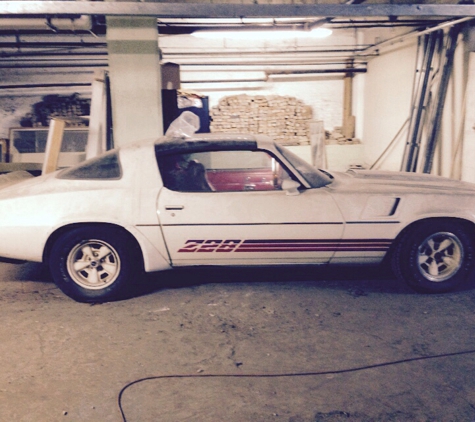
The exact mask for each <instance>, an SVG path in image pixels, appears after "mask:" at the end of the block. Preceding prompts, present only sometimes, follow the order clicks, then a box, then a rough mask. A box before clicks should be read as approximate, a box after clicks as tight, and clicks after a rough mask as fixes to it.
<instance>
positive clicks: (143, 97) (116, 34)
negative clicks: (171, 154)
mask: <svg viewBox="0 0 475 422" xmlns="http://www.w3.org/2000/svg"><path fill="white" fill-rule="evenodd" d="M107 49H108V56H109V77H110V83H111V97H112V119H113V136H114V145H115V146H116V147H117V146H121V145H124V144H127V143H130V142H134V141H136V140H140V139H147V138H158V137H159V136H161V135H162V134H163V120H162V99H161V72H160V59H159V51H158V32H157V20H156V18H153V17H152V18H150V17H111V16H109V17H107Z"/></svg>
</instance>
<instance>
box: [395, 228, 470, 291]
mask: <svg viewBox="0 0 475 422" xmlns="http://www.w3.org/2000/svg"><path fill="white" fill-rule="evenodd" d="M471 234H473V231H472V230H468V229H467V227H465V226H464V225H463V224H461V223H459V222H457V221H452V220H446V219H440V220H430V221H426V222H423V223H421V224H418V225H417V226H415V227H414V228H412V229H411V230H410V231H408V232H407V233H406V234H405V235H404V236H403V237H402V239H401V240H400V242H399V244H398V245H397V247H396V251H395V254H394V257H393V266H394V270H395V273H396V274H397V276H398V278H400V279H402V280H404V281H405V282H406V283H407V284H409V286H411V287H412V288H413V289H414V290H416V291H418V292H423V293H442V292H447V291H450V290H452V289H454V288H455V287H457V286H459V285H460V284H461V283H463V282H464V281H466V280H467V278H468V276H469V275H470V274H471V273H472V272H473V268H474V252H475V251H474V242H473V239H472V236H471Z"/></svg>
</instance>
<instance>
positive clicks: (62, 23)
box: [0, 15, 92, 32]
mask: <svg viewBox="0 0 475 422" xmlns="http://www.w3.org/2000/svg"><path fill="white" fill-rule="evenodd" d="M21 30H25V31H28V30H30V31H35V30H36V31H45V30H50V31H52V32H59V31H73V32H74V31H91V30H92V18H91V16H86V15H82V16H80V15H77V16H75V17H71V18H55V17H46V18H7V19H0V31H21Z"/></svg>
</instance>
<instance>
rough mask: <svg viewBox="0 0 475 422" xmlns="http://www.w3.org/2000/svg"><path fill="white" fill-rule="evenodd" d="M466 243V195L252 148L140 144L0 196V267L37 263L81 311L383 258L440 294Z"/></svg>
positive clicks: (437, 180) (468, 266)
mask: <svg viewBox="0 0 475 422" xmlns="http://www.w3.org/2000/svg"><path fill="white" fill-rule="evenodd" d="M5 185H6V186H5ZM474 242H475V185H472V184H469V183H463V182H458V181H454V180H450V179H444V178H441V177H433V176H428V175H421V174H409V173H397V172H378V171H360V170H350V171H348V172H346V173H336V172H335V173H328V172H326V171H320V170H317V169H315V168H313V167H312V166H310V165H309V164H307V163H306V162H305V161H303V160H301V159H300V158H298V157H297V156H296V155H294V154H292V153H291V152H290V151H288V150H286V149H285V148H284V147H282V146H280V145H277V144H275V143H273V142H271V141H270V140H269V139H268V138H265V137H259V136H256V137H254V136H249V135H227V134H226V135H223V134H220V135H211V134H204V135H194V136H193V137H191V138H161V139H158V140H150V141H143V142H139V143H136V144H131V145H128V146H125V147H122V148H119V149H116V150H112V151H109V152H108V153H106V154H104V155H101V156H100V157H97V158H95V159H92V160H89V161H86V162H84V163H81V164H80V165H77V166H75V167H71V168H68V169H63V170H60V171H57V172H55V173H51V174H48V175H44V176H40V177H36V178H30V179H27V180H23V181H21V182H19V183H16V184H10V185H8V184H4V187H3V188H1V189H0V257H2V258H4V259H9V260H21V261H36V262H45V263H47V264H48V265H49V268H50V271H51V274H52V276H53V278H54V281H55V282H56V284H57V285H58V286H59V288H60V289H61V290H62V291H63V292H64V293H66V294H67V295H69V296H70V297H72V298H73V299H75V300H78V301H83V302H95V301H107V300H111V299H117V298H121V297H126V296H127V295H129V294H130V293H131V292H133V289H134V283H136V281H137V279H138V277H139V275H140V274H141V273H142V272H143V271H146V272H152V271H160V270H166V269H170V268H174V267H182V266H197V265H224V266H253V265H259V266H262V265H283V264H288V265H297V264H306V265H309V264H358V263H363V264H378V263H381V262H382V261H383V260H385V259H389V260H390V261H391V262H392V264H393V268H394V269H395V273H396V275H397V276H398V277H399V278H400V279H401V280H404V281H406V282H407V283H408V284H409V285H410V286H411V287H413V288H414V289H415V290H417V291H421V292H443V291H448V290H450V289H453V288H455V287H456V286H458V285H459V284H461V283H463V282H464V281H466V280H467V279H468V278H469V277H470V276H471V275H472V273H473V270H474V259H475V258H474V253H475V251H474Z"/></svg>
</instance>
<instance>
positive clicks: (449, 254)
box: [418, 232, 464, 283]
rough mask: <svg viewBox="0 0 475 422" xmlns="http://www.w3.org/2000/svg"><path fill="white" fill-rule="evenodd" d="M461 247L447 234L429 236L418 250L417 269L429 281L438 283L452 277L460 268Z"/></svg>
mask: <svg viewBox="0 0 475 422" xmlns="http://www.w3.org/2000/svg"><path fill="white" fill-rule="evenodd" d="M463 258H464V251H463V246H462V243H461V242H460V240H459V239H458V237H457V236H455V235H454V234H452V233H448V232H439V233H434V234H431V235H430V236H429V237H428V238H426V239H425V240H424V241H423V242H422V243H421V245H420V246H419V248H418V267H419V271H420V272H421V274H422V275H423V276H424V277H425V278H426V279H427V280H430V281H433V282H436V283H440V282H442V281H445V280H447V279H449V278H450V277H452V276H453V275H454V274H455V273H456V272H457V271H458V270H459V268H460V267H461V266H462V263H463Z"/></svg>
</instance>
